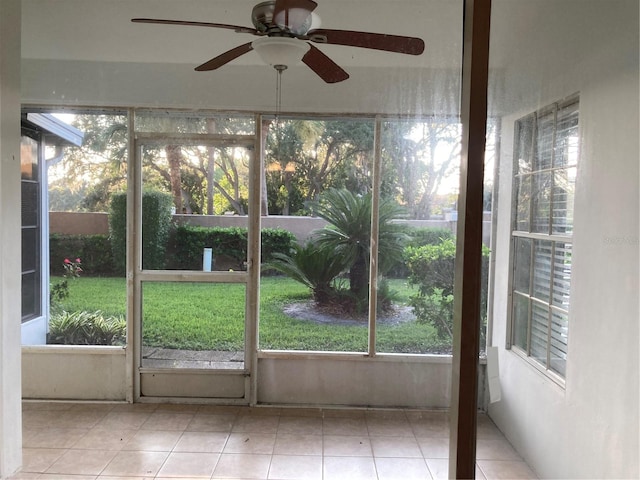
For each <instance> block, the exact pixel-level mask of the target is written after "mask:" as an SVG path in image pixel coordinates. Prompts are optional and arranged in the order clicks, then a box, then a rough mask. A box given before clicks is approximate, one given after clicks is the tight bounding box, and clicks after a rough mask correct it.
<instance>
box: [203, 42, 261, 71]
mask: <svg viewBox="0 0 640 480" xmlns="http://www.w3.org/2000/svg"><path fill="white" fill-rule="evenodd" d="M251 50H253V47H252V46H251V42H249V43H245V44H244V45H240V46H239V47H236V48H232V49H231V50H228V51H226V52H224V53H223V54H222V55H218V56H217V57H216V58H212V59H211V60H209V61H208V62H205V63H203V64H202V65H199V66H197V67H196V71H197V72H208V71H210V70H215V69H216V68H220V67H221V66H223V65H226V64H227V63H229V62H230V61H231V60H235V59H236V58H238V57H239V56H241V55H244V54H245V53H248V52H250V51H251Z"/></svg>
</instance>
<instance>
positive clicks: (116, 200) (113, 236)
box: [109, 192, 127, 275]
mask: <svg viewBox="0 0 640 480" xmlns="http://www.w3.org/2000/svg"><path fill="white" fill-rule="evenodd" d="M109 239H110V240H111V254H112V258H113V264H114V266H115V269H116V273H118V274H119V275H124V274H125V272H126V271H127V192H116V193H113V194H112V195H111V203H110V205H109Z"/></svg>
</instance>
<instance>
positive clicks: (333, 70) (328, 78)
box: [302, 45, 349, 83]
mask: <svg viewBox="0 0 640 480" xmlns="http://www.w3.org/2000/svg"><path fill="white" fill-rule="evenodd" d="M309 46H310V47H311V48H310V49H309V51H308V52H307V53H305V54H304V57H302V61H303V62H304V63H305V64H306V65H307V66H308V67H309V68H310V69H311V70H313V71H314V72H315V73H316V74H317V75H318V76H319V77H320V78H322V80H324V81H325V82H327V83H337V82H342V81H343V80H346V79H347V78H349V74H348V73H347V72H345V71H344V70H343V69H342V67H340V65H338V64H337V63H335V62H334V61H333V60H331V59H330V58H329V57H327V56H326V55H325V54H324V53H322V52H321V51H320V50H318V49H317V48H316V47H314V46H313V45H309Z"/></svg>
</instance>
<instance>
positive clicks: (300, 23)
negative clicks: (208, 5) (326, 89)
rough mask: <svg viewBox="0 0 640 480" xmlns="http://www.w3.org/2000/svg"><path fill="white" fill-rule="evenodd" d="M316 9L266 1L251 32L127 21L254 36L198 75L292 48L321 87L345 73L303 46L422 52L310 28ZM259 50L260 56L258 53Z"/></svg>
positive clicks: (404, 43) (405, 41) (366, 35)
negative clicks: (244, 57)
mask: <svg viewBox="0 0 640 480" xmlns="http://www.w3.org/2000/svg"><path fill="white" fill-rule="evenodd" d="M317 6H318V4H317V3H316V2H315V1H313V0H271V1H266V2H261V3H258V4H257V5H256V6H254V7H253V10H252V12H251V20H252V22H253V25H254V28H250V27H243V26H238V25H227V24H224V23H208V22H192V21H184V20H163V19H155V18H133V19H131V21H132V22H135V23H153V24H163V25H186V26H195V27H211V28H223V29H227V30H233V31H234V32H237V33H248V34H250V35H255V36H257V37H260V38H258V39H256V40H254V41H253V42H249V43H245V44H243V45H240V46H238V47H235V48H232V49H231V50H228V51H226V52H224V53H223V54H221V55H218V56H217V57H215V58H212V59H211V60H209V61H207V62H205V63H203V64H202V65H199V66H197V67H196V68H195V69H196V71H199V72H202V71H210V70H215V69H217V68H220V67H222V66H223V65H226V64H227V63H229V62H230V61H232V60H234V59H236V58H238V57H240V56H241V55H244V54H245V53H248V52H250V51H252V50H256V51H258V53H260V54H261V56H263V58H265V57H266V55H268V54H269V51H271V53H274V54H277V53H281V52H282V51H284V50H290V51H291V50H293V51H294V54H296V53H297V54H298V55H302V62H304V63H305V64H306V65H307V66H308V67H309V68H310V69H311V70H313V71H314V72H315V73H316V74H317V75H318V76H319V77H320V78H321V79H322V80H324V81H325V82H327V83H336V82H341V81H343V80H346V79H347V78H349V74H348V73H347V72H345V71H344V70H343V69H342V67H340V66H339V65H338V64H336V63H335V62H334V61H333V60H331V59H330V58H329V57H328V56H327V55H325V54H324V53H322V51H320V50H319V49H318V48H316V47H315V46H314V45H313V44H312V43H309V42H313V43H318V44H321V43H324V44H328V45H345V46H350V47H360V48H368V49H373V50H383V51H387V52H395V53H404V54H408V55H420V54H421V53H422V52H423V51H424V41H423V40H422V39H420V38H415V37H405V36H400V35H387V34H382V33H370V32H357V31H353V30H331V29H326V28H315V27H314V24H315V23H317V21H318V16H317V14H316V13H314V10H315V9H316V7H317ZM263 52H264V53H265V55H263ZM265 60H266V61H267V63H270V64H271V65H273V66H274V67H275V68H276V69H277V70H278V69H279V68H281V69H285V68H286V67H287V64H286V63H284V64H280V65H277V64H275V63H273V62H278V61H280V60H277V59H275V58H273V59H268V60H267V59H266V58H265ZM297 60H300V58H299V57H298V59H297Z"/></svg>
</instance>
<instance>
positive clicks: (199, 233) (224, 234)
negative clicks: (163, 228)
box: [170, 225, 296, 270]
mask: <svg viewBox="0 0 640 480" xmlns="http://www.w3.org/2000/svg"><path fill="white" fill-rule="evenodd" d="M295 240H296V239H295V236H294V235H293V234H292V233H291V232H289V231H287V230H283V229H281V228H265V229H263V230H262V232H261V243H262V261H263V262H266V261H270V260H271V259H272V258H273V255H274V253H283V254H289V253H291V251H292V250H293V248H294V245H295ZM204 248H211V249H212V253H213V256H214V258H215V257H220V256H225V257H229V258H231V259H233V260H234V261H235V262H236V264H237V268H238V269H239V270H244V269H245V268H246V265H245V262H246V260H247V229H246V228H243V227H199V226H192V225H178V226H176V227H175V228H174V230H173V232H172V235H171V240H170V250H171V252H172V255H171V257H172V261H173V263H172V265H171V268H174V269H179V270H199V269H201V268H202V251H203V249H204Z"/></svg>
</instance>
